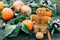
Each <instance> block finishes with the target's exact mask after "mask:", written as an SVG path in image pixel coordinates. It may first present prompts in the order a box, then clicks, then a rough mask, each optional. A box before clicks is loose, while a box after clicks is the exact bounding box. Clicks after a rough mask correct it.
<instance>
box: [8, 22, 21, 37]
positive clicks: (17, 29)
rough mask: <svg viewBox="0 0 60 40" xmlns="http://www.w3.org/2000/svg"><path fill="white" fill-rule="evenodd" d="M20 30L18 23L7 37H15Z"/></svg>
mask: <svg viewBox="0 0 60 40" xmlns="http://www.w3.org/2000/svg"><path fill="white" fill-rule="evenodd" d="M20 29H21V23H20V22H19V23H18V24H17V26H16V28H15V30H14V31H13V32H12V33H11V34H10V35H9V37H17V35H18V34H19V31H20Z"/></svg>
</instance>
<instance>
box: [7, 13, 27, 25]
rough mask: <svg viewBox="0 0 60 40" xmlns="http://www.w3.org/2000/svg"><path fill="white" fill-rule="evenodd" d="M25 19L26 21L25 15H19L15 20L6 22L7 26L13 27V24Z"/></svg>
mask: <svg viewBox="0 0 60 40" xmlns="http://www.w3.org/2000/svg"><path fill="white" fill-rule="evenodd" d="M25 19H26V15H25V14H21V15H19V16H17V17H16V18H14V19H11V20H10V21H8V22H7V24H11V25H14V24H17V23H18V22H21V21H23V20H25Z"/></svg>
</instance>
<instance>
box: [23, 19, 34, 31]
mask: <svg viewBox="0 0 60 40" xmlns="http://www.w3.org/2000/svg"><path fill="white" fill-rule="evenodd" d="M22 23H23V24H25V25H27V27H28V29H29V30H32V29H33V24H32V22H31V21H30V20H24V21H22Z"/></svg>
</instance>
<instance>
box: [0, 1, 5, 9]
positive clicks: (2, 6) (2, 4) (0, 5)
mask: <svg viewBox="0 0 60 40" xmlns="http://www.w3.org/2000/svg"><path fill="white" fill-rule="evenodd" d="M3 8H4V3H3V2H2V1H0V10H2V9H3Z"/></svg>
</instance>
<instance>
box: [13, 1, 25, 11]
mask: <svg viewBox="0 0 60 40" xmlns="http://www.w3.org/2000/svg"><path fill="white" fill-rule="evenodd" d="M22 6H24V3H23V2H22V1H15V2H14V3H13V10H14V11H16V10H17V8H20V7H22Z"/></svg>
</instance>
